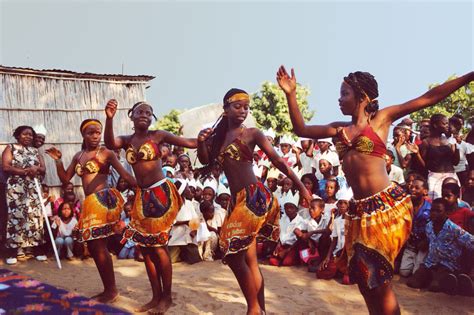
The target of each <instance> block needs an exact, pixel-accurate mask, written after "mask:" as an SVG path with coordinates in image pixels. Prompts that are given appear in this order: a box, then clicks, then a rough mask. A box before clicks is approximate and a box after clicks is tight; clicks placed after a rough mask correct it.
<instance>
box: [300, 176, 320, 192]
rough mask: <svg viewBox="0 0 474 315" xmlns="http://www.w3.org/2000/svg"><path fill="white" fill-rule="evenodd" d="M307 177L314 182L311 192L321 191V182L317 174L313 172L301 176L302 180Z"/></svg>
mask: <svg viewBox="0 0 474 315" xmlns="http://www.w3.org/2000/svg"><path fill="white" fill-rule="evenodd" d="M305 178H307V179H309V180H310V181H311V182H312V183H313V190H312V191H311V193H313V194H317V193H318V192H319V184H318V179H317V178H316V176H315V175H314V174H312V173H308V174H304V175H303V176H301V181H303V179H305Z"/></svg>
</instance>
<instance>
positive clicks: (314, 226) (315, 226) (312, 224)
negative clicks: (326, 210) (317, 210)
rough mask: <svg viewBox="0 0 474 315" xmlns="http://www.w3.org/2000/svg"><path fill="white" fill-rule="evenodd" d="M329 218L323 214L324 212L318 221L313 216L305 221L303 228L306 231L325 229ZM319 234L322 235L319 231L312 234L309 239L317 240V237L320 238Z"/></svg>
mask: <svg viewBox="0 0 474 315" xmlns="http://www.w3.org/2000/svg"><path fill="white" fill-rule="evenodd" d="M330 220H331V217H329V218H328V216H325V215H324V214H322V215H321V219H320V220H319V223H318V222H317V221H316V220H314V219H313V218H310V219H309V220H307V221H306V227H305V230H306V231H308V232H313V231H316V230H323V229H326V228H328V226H329V221H330ZM321 235H322V234H321V233H318V234H313V235H311V239H312V240H313V241H316V242H318V241H319V239H320V238H321Z"/></svg>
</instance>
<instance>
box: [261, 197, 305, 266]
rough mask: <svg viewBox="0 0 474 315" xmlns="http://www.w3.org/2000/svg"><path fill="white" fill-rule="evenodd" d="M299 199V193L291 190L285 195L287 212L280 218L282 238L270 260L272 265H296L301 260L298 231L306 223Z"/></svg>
mask: <svg viewBox="0 0 474 315" xmlns="http://www.w3.org/2000/svg"><path fill="white" fill-rule="evenodd" d="M298 201H299V197H298V193H296V194H293V193H292V192H291V191H289V192H288V194H287V195H286V197H285V200H284V203H283V207H284V209H285V214H284V215H283V216H282V218H281V219H280V240H279V242H278V245H277V247H276V248H275V251H274V252H273V256H272V257H270V260H269V263H270V265H272V266H294V265H297V264H299V262H300V258H299V249H300V247H301V243H300V242H298V236H297V235H296V233H297V232H298V231H301V230H302V229H303V228H304V227H305V226H306V223H305V221H304V219H303V218H302V217H300V216H299V215H298Z"/></svg>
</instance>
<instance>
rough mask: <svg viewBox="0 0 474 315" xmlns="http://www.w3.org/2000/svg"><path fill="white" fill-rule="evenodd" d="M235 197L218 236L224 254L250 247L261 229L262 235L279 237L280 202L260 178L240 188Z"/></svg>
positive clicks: (272, 238) (272, 237) (273, 237)
mask: <svg viewBox="0 0 474 315" xmlns="http://www.w3.org/2000/svg"><path fill="white" fill-rule="evenodd" d="M234 200H235V205H234V206H233V207H232V210H231V211H229V212H228V214H227V216H226V217H225V219H224V223H223V224H222V228H221V232H220V236H219V246H220V248H221V250H222V252H223V253H224V257H225V256H227V255H230V254H235V253H237V252H240V251H243V250H246V249H248V248H249V246H250V244H251V243H252V242H253V240H254V239H255V237H256V236H257V234H258V233H259V232H260V231H262V233H261V235H260V236H262V237H265V238H268V239H271V240H275V239H276V240H278V237H279V235H280V229H279V221H280V206H279V205H278V200H277V198H276V197H275V196H274V195H273V194H272V192H271V191H270V189H268V188H267V187H265V186H264V185H263V184H262V183H261V182H258V183H256V184H251V185H249V186H247V187H245V188H243V189H242V190H241V191H239V192H238V193H237V195H236V196H235V199H234Z"/></svg>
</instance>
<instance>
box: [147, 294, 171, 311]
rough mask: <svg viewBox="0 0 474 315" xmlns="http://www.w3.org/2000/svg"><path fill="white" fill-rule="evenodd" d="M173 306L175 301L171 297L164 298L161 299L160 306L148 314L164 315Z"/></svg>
mask: <svg viewBox="0 0 474 315" xmlns="http://www.w3.org/2000/svg"><path fill="white" fill-rule="evenodd" d="M172 304H173V299H172V298H171V295H166V296H163V297H161V299H160V302H159V303H158V305H157V306H156V307H155V308H153V309H151V310H149V311H148V314H164V313H165V312H166V311H167V310H168V309H169V308H170V306H171V305H172Z"/></svg>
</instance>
